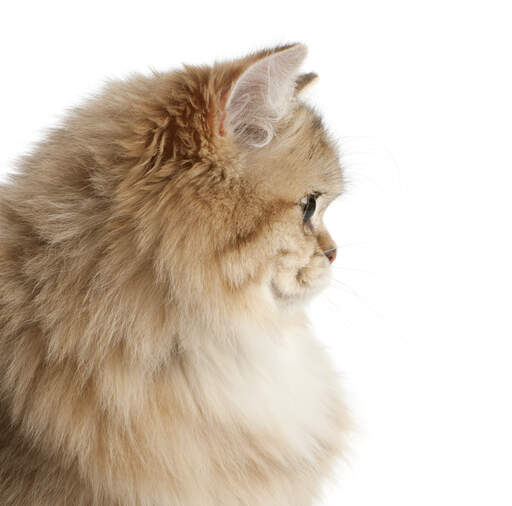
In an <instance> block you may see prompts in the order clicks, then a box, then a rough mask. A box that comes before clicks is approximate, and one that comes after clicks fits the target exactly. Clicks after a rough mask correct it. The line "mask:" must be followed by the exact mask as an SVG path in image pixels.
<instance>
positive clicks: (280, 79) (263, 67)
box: [219, 44, 307, 146]
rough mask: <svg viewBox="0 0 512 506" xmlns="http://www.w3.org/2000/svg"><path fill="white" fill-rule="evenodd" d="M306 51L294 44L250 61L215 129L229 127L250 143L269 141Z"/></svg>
mask: <svg viewBox="0 0 512 506" xmlns="http://www.w3.org/2000/svg"><path fill="white" fill-rule="evenodd" d="M306 54H307V49H306V46H304V45H302V44H295V45H293V46H287V47H284V48H280V49H278V50H276V51H274V52H272V53H270V54H266V55H265V56H263V57H262V58H261V59H258V60H257V61H255V62H252V63H251V64H250V65H249V67H248V68H246V69H245V70H244V71H243V72H242V74H241V75H240V77H238V79H237V80H236V81H235V83H234V84H233V85H232V87H231V90H230V91H229V92H228V96H227V98H226V99H225V100H226V102H225V109H224V115H223V116H224V118H223V124H221V128H220V130H219V133H221V135H223V134H225V132H226V130H228V131H231V132H233V133H235V135H236V136H237V137H238V138H239V140H241V141H242V142H246V143H249V144H251V145H252V146H264V145H265V144H267V143H268V142H270V140H271V139H272V136H273V134H274V128H273V127H274V124H275V123H276V122H277V121H279V120H280V119H281V118H283V117H284V116H285V115H286V114H287V112H288V111H289V108H290V105H291V102H292V97H293V95H294V93H295V89H296V78H297V74H298V70H299V67H300V65H301V63H302V62H303V61H304V58H305V57H306Z"/></svg>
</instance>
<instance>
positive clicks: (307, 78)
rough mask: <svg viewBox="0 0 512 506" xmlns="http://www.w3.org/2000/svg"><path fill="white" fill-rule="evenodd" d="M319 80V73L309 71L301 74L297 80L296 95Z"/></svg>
mask: <svg viewBox="0 0 512 506" xmlns="http://www.w3.org/2000/svg"><path fill="white" fill-rule="evenodd" d="M317 80H318V74H315V73H314V72H308V73H307V74H301V75H300V76H299V77H297V79H296V81H295V95H300V94H301V93H302V92H303V91H305V90H306V89H308V88H309V87H310V86H311V85H312V84H314V83H315V82H316V81H317Z"/></svg>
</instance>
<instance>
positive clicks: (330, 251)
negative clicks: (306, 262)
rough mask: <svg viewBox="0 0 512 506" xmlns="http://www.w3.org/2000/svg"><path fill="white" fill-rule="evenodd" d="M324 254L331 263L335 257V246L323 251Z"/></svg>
mask: <svg viewBox="0 0 512 506" xmlns="http://www.w3.org/2000/svg"><path fill="white" fill-rule="evenodd" d="M324 255H325V256H326V257H327V258H328V259H329V262H330V263H331V264H332V263H333V262H334V260H335V259H336V248H331V249H328V250H327V251H324Z"/></svg>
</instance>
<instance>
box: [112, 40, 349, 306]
mask: <svg viewBox="0 0 512 506" xmlns="http://www.w3.org/2000/svg"><path fill="white" fill-rule="evenodd" d="M305 56H306V49H305V47H304V46H302V45H300V44H298V45H292V46H285V47H280V48H276V49H273V50H266V51H261V52H259V53H256V54H253V55H250V56H248V57H246V58H242V59H240V60H235V61H232V62H228V63H218V64H215V65H214V66H213V67H186V68H185V70H184V71H182V72H174V73H172V74H167V75H166V74H162V75H157V76H155V77H153V78H152V79H151V80H150V81H146V80H144V79H143V78H141V80H140V81H139V82H133V83H132V84H131V86H132V88H131V89H128V90H127V89H126V87H124V88H122V89H118V90H114V91H115V92H116V97H115V101H114V100H112V101H111V102H112V103H115V102H119V101H120V99H119V96H120V95H123V96H126V97H127V99H129V100H131V103H130V111H129V112H130V114H129V116H127V118H126V123H127V124H130V125H131V128H132V130H134V134H133V141H132V140H126V139H124V140H123V144H122V149H123V154H125V153H126V151H127V150H130V149H131V151H132V152H133V156H135V157H137V159H138V160H142V162H139V163H138V164H131V165H130V166H129V168H128V170H127V172H126V171H121V170H120V182H119V184H117V187H116V190H115V192H116V198H117V200H118V204H119V209H120V210H122V214H123V217H122V218H121V217H120V218H119V219H118V222H119V223H121V222H123V223H124V222H125V221H129V222H130V223H131V224H132V225H131V230H130V234H133V231H135V233H136V239H135V243H136V244H137V249H138V252H139V253H140V254H142V255H144V256H145V258H151V260H152V261H153V262H154V264H155V266H156V272H157V275H158V277H159V278H160V279H167V280H170V283H171V291H172V293H177V294H179V297H178V299H179V303H182V304H185V303H186V304H189V305H194V304H195V303H196V301H204V300H207V301H208V304H209V305H210V306H213V305H215V304H216V302H217V301H221V302H222V305H223V306H224V307H226V306H228V305H229V300H230V298H231V300H235V299H237V300H238V301H240V300H241V295H242V294H243V293H244V291H246V289H249V290H253V289H254V288H255V287H257V288H259V289H263V290H265V291H266V292H267V293H268V295H269V297H271V298H272V300H273V301H275V302H277V303H278V304H285V305H290V304H293V303H295V302H298V301H303V300H304V299H306V298H308V297H309V296H310V295H312V294H314V293H316V292H317V291H318V290H319V289H320V288H321V287H323V286H325V284H326V282H327V280H328V276H329V272H330V264H331V263H332V261H334V258H335V256H336V244H335V242H334V241H333V239H332V238H331V236H330V235H329V233H328V231H327V229H326V228H325V226H324V224H323V215H324V212H325V210H326V208H327V206H328V205H329V204H330V202H331V201H332V200H333V199H334V198H336V197H337V196H338V195H339V194H340V193H341V190H342V174H341V169H340V166H339V163H338V158H337V154H336V151H335V149H334V146H333V143H332V141H331V139H330V138H329V136H328V135H327V133H326V131H325V129H324V127H323V125H322V122H321V120H320V118H319V117H318V115H317V114H316V113H315V112H314V111H313V110H312V109H311V108H310V107H308V106H307V105H305V104H304V103H303V102H301V100H300V98H299V95H300V93H301V92H302V90H303V89H304V88H305V87H306V86H308V85H309V84H310V83H311V82H312V81H313V80H314V78H315V77H316V76H315V75H314V74H299V67H300V65H301V63H302V61H303V60H304V58H305ZM133 97H144V99H143V100H140V99H139V101H134V100H133ZM102 107H103V109H102V110H103V111H104V110H105V103H104V102H103V104H102ZM124 110H125V109H123V111H124ZM122 114H127V113H126V112H123V113H122ZM148 115H149V116H148ZM110 118H115V121H117V122H119V121H120V119H121V120H122V119H123V118H122V117H121V118H120V113H119V111H117V110H116V111H113V112H112V111H110V112H109V116H108V118H105V121H111V119H110ZM138 118H140V119H138ZM140 132H147V133H146V138H145V140H144V142H142V141H141V135H140ZM109 149H110V151H109V153H111V151H112V148H111V147H110V148H109ZM116 163H117V165H118V162H116ZM127 165H128V164H127ZM183 301H187V302H183ZM197 304H199V302H197Z"/></svg>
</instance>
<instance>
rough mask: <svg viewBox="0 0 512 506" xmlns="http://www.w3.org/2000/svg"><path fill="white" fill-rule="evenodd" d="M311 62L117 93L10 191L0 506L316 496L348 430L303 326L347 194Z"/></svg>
mask: <svg viewBox="0 0 512 506" xmlns="http://www.w3.org/2000/svg"><path fill="white" fill-rule="evenodd" d="M305 53H306V51H305V48H304V46H301V45H291V46H283V47H279V48H275V49H272V50H266V51H260V52H259V53H255V54H252V55H249V56H248V57H246V58H243V59H240V60H236V61H232V62H225V63H217V64H215V65H214V66H212V67H186V68H185V69H184V70H181V71H174V72H169V73H163V74H155V75H152V76H150V77H146V76H136V77H133V78H131V79H129V80H127V81H124V82H113V83H111V84H110V85H109V86H107V88H106V89H105V90H103V92H102V93H101V94H99V95H98V96H97V97H95V98H93V99H91V100H90V101H89V102H88V103H87V104H86V105H84V106H83V107H80V108H77V109H76V110H75V111H73V112H72V113H71V114H70V115H69V116H68V117H67V119H66V120H65V121H64V122H63V124H62V125H61V126H59V127H58V128H57V129H55V130H54V131H53V132H52V133H51V134H50V135H49V136H48V137H47V139H46V140H45V141H44V142H42V143H41V144H40V145H39V146H38V148H37V149H36V150H35V151H34V152H33V153H32V154H31V155H30V156H27V157H26V158H25V159H24V160H23V161H22V163H21V164H20V167H19V173H17V174H16V175H13V176H12V177H11V180H10V182H9V183H8V184H7V185H5V186H4V187H2V188H1V189H0V504H1V505H2V506H63V505H79V506H85V505H88V506H89V505H94V506H214V505H222V506H235V505H236V506H242V505H243V506H310V505H311V504H313V501H314V499H315V497H318V495H319V493H320V490H321V484H322V481H323V479H324V478H325V477H327V476H328V475H329V473H330V472H331V470H332V466H333V463H334V462H335V459H336V458H338V457H340V456H341V455H342V454H343V449H344V435H345V432H346V431H347V429H348V422H347V415H346V410H345V407H344V405H343V403H342V400H341V398H340V393H339V390H338V379H337V375H336V373H335V371H334V370H333V367H332V365H331V363H330V360H329V359H328V357H327V356H326V354H325V352H324V350H323V349H322V347H321V346H320V344H319V342H318V341H317V340H316V339H315V338H314V336H313V334H312V331H311V329H310V325H309V323H308V321H307V318H306V316H305V314H304V312H303V305H304V302H305V301H307V300H308V299H309V298H310V297H311V296H312V295H314V294H315V293H316V292H318V290H320V289H321V288H322V287H323V286H325V284H326V283H327V282H328V279H329V272H330V265H329V261H328V260H327V257H326V256H325V255H324V251H327V250H329V249H331V248H332V247H334V243H333V241H332V239H331V238H330V236H329V234H328V232H327V230H326V229H325V227H324V226H323V224H322V216H323V212H324V211H325V208H326V207H327V205H328V204H329V203H330V202H331V201H332V199H334V198H335V197H336V196H337V195H339V193H340V192H341V190H342V178H341V170H340V167H339V165H338V161H337V156H336V153H335V150H334V149H333V147H332V143H331V141H330V139H329V137H328V136H327V135H326V133H325V131H324V129H323V127H322V124H321V121H320V119H319V118H318V116H317V115H316V114H315V113H314V112H313V111H312V110H311V109H310V108H309V107H307V106H306V105H305V104H303V103H302V102H301V101H300V99H299V97H298V93H299V92H300V90H301V89H302V88H304V87H305V86H307V84H308V82H309V81H311V80H312V79H313V78H314V77H315V76H314V74H305V75H302V76H299V74H298V69H299V66H300V63H301V62H302V60H303V59H304V57H305ZM294 90H295V93H294ZM311 193H315V194H319V197H318V200H317V210H316V213H315V215H314V216H313V218H312V220H311V221H310V222H307V223H303V220H302V213H303V209H302V208H301V205H300V201H301V199H302V198H303V197H304V196H305V195H308V194H311Z"/></svg>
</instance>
